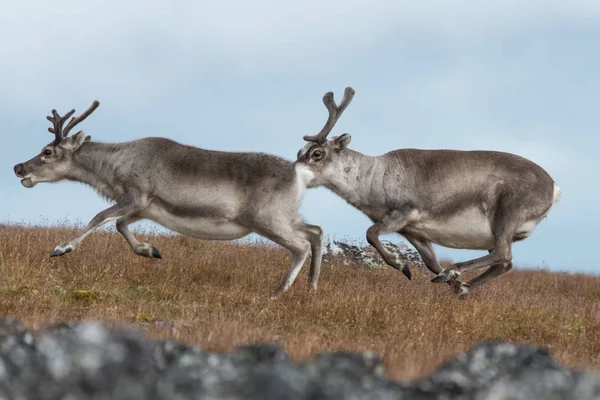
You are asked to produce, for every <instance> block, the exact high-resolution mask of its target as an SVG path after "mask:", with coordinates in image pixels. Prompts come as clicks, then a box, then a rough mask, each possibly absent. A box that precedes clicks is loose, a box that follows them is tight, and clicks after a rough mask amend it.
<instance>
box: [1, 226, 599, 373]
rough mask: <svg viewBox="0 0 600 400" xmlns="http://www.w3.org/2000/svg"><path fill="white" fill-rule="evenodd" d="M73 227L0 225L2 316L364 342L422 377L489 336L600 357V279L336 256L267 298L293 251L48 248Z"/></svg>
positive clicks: (216, 341)
mask: <svg viewBox="0 0 600 400" xmlns="http://www.w3.org/2000/svg"><path fill="white" fill-rule="evenodd" d="M72 233H73V230H69V229H44V228H24V227H7V226H4V227H0V268H1V271H0V313H1V314H5V315H6V314H8V315H11V316H15V317H18V318H19V319H21V320H22V321H23V322H24V323H25V324H26V325H27V326H28V327H30V328H38V327H40V326H42V325H45V324H48V323H53V322H58V321H65V320H81V319H101V320H103V321H107V322H109V323H113V324H121V323H124V322H125V323H134V324H136V325H139V326H142V327H145V328H147V329H148V330H149V333H150V334H151V335H152V336H153V337H171V338H175V339H178V340H181V341H184V342H187V343H193V344H197V345H199V346H201V347H202V348H205V349H208V350H216V351H222V350H229V349H231V348H232V347H235V346H237V345H241V344H246V343H256V342H264V341H270V342H276V343H280V344H281V345H283V346H284V347H285V348H286V349H287V350H288V351H289V352H290V353H291V354H292V356H293V357H294V358H296V359H297V360H301V359H304V358H306V357H309V356H312V355H314V354H315V353H318V352H322V351H331V350H340V349H343V350H366V349H369V350H374V351H376V352H377V353H379V354H380V355H381V356H383V357H384V359H385V362H386V365H387V366H388V370H389V372H390V375H391V376H392V377H393V378H396V379H408V378H414V377H419V376H423V375H425V374H427V373H429V372H431V371H432V370H433V369H434V368H436V367H437V366H438V365H439V364H440V363H442V362H443V361H445V360H447V359H448V358H450V357H452V356H453V355H454V354H455V353H456V352H458V351H464V350H467V349H469V348H471V347H472V346H473V345H475V344H476V343H478V342H480V341H483V340H494V339H499V340H505V341H510V342H516V343H535V344H540V345H544V346H547V347H548V348H549V349H550V351H551V352H552V354H553V355H554V356H555V357H556V358H557V359H559V360H560V361H561V362H563V363H566V364H568V365H570V366H574V367H585V368H593V369H598V368H600V318H599V317H600V314H599V311H600V306H599V304H600V303H599V300H600V278H596V277H590V276H586V275H569V274H558V273H549V272H545V271H518V270H517V271H513V272H511V273H510V274H508V275H505V276H503V277H502V278H499V279H498V280H497V281H492V282H490V283H489V284H487V285H486V286H484V287H482V288H481V289H478V290H476V291H474V292H473V293H472V295H471V298H469V299H467V300H464V301H461V300H458V299H456V298H455V295H454V294H453V293H452V292H451V290H450V288H449V287H447V286H446V285H435V284H432V283H430V282H429V280H430V279H431V275H429V274H427V273H425V272H423V271H415V270H413V276H414V277H413V280H412V281H410V282H409V281H407V280H406V279H405V278H404V276H403V275H402V274H400V273H399V272H398V271H395V270H393V269H391V268H387V269H382V270H377V271H367V270H359V269H354V268H348V267H343V266H340V265H332V264H324V265H323V272H322V275H321V281H320V287H319V290H318V292H317V293H316V294H314V293H311V292H310V291H309V290H308V288H307V286H308V285H307V283H306V280H307V269H308V268H307V265H306V266H305V268H304V269H303V272H302V273H301V275H300V277H299V278H298V280H297V281H296V283H295V285H294V286H293V287H292V289H291V291H290V292H289V293H288V294H286V295H284V296H283V297H282V298H281V299H279V300H275V301H271V300H269V294H270V293H271V291H272V290H274V289H275V288H276V287H277V285H278V284H279V283H280V281H281V279H283V276H284V274H285V272H286V270H287V267H288V262H289V261H288V260H289V259H288V254H287V252H286V251H285V250H283V249H281V248H278V247H275V246H259V245H255V246H250V245H240V244H234V243H231V242H206V241H201V240H195V239H190V238H185V237H181V236H160V237H150V238H144V239H145V240H147V241H149V242H151V243H153V244H155V245H156V246H157V247H158V248H159V250H160V251H161V253H162V255H163V259H162V260H149V259H145V258H142V257H138V256H135V255H134V254H133V253H132V252H131V250H130V249H129V247H128V245H127V244H126V242H125V240H124V239H123V238H122V237H120V236H119V235H117V234H116V233H97V234H94V235H91V236H90V237H89V238H88V239H86V241H85V242H84V243H83V245H82V247H81V248H80V249H79V250H77V251H76V252H74V253H72V254H68V255H65V256H63V257H57V258H50V257H48V255H49V253H50V252H51V251H52V249H53V248H54V246H55V245H57V244H59V243H61V242H63V241H64V240H65V239H66V238H68V237H69V236H70V235H71V234H72ZM157 321H164V322H157ZM170 324H173V325H172V326H171V325H170Z"/></svg>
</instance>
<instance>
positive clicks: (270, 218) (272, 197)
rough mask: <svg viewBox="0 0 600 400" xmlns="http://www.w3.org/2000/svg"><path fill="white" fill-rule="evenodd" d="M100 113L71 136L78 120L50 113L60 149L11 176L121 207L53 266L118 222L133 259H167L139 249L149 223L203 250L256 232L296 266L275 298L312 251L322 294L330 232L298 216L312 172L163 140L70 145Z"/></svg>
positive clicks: (271, 159)
mask: <svg viewBox="0 0 600 400" xmlns="http://www.w3.org/2000/svg"><path fill="white" fill-rule="evenodd" d="M99 104H100V103H99V102H98V101H94V103H93V104H92V106H91V107H90V108H88V110H87V111H85V112H84V113H83V114H81V115H80V116H79V117H77V118H75V117H73V118H72V119H71V121H69V123H68V124H67V125H66V126H64V124H65V122H66V121H67V120H68V119H69V117H71V116H72V115H73V114H74V112H75V110H71V111H69V112H68V113H67V114H66V115H64V116H60V115H59V114H58V113H57V112H56V110H52V116H48V117H47V118H48V120H49V121H50V122H51V123H52V125H53V126H52V127H51V128H48V130H49V131H50V132H51V133H53V134H54V141H53V142H51V143H49V144H48V145H46V146H45V147H44V148H43V149H42V151H41V153H40V154H38V155H37V156H35V157H33V158H32V159H31V160H29V161H27V162H24V163H21V164H17V165H15V166H14V172H15V174H16V175H17V177H19V178H21V184H22V185H23V186H24V187H26V188H32V187H34V186H35V185H36V184H37V183H40V182H57V181H62V180H69V181H77V182H82V183H85V184H87V185H89V186H91V187H92V188H94V189H95V190H96V191H97V192H98V193H99V194H100V195H101V196H103V197H105V198H107V199H108V200H110V201H113V202H115V204H114V205H113V206H112V207H109V208H107V209H106V210H104V211H102V212H100V213H98V214H97V215H96V216H95V217H94V218H93V219H92V220H91V221H90V223H89V224H88V225H87V226H86V227H85V228H84V229H83V230H82V231H81V232H79V233H78V234H77V235H76V236H74V237H72V238H71V239H69V240H68V241H66V242H64V243H62V244H60V245H59V246H57V247H56V248H55V249H54V251H53V252H52V254H51V256H52V257H55V256H62V255H64V254H67V253H69V252H72V251H74V250H75V249H76V248H77V247H78V246H79V245H80V243H81V242H82V241H83V239H84V238H85V237H86V236H88V235H89V234H90V233H91V232H92V231H94V230H95V229H96V228H98V227H100V226H101V225H103V224H105V223H107V222H109V221H116V228H117V231H118V232H119V233H120V234H121V235H123V237H124V238H125V240H127V242H128V243H129V245H130V246H131V249H132V250H133V252H134V253H135V254H137V255H139V256H143V257H149V258H161V255H160V253H159V252H158V250H157V249H156V247H155V246H153V245H152V244H149V243H140V242H139V241H138V240H137V239H136V238H135V237H134V236H133V235H132V233H131V232H130V231H129V229H128V225H129V224H131V223H133V222H136V221H138V220H141V219H149V220H151V221H154V222H156V223H158V224H160V225H162V226H164V227H166V228H168V229H171V230H173V231H175V232H178V233H180V234H182V235H186V236H192V237H196V238H200V239H206V240H233V239H238V238H242V237H244V236H246V235H248V234H250V233H251V232H255V233H257V234H259V235H261V236H263V237H265V238H268V239H270V240H272V241H273V242H275V243H277V244H279V245H281V246H283V247H284V248H286V249H288V250H289V251H290V253H291V255H292V266H291V268H290V269H289V271H288V273H287V276H286V277H285V279H284V280H283V282H282V283H281V285H280V286H279V288H278V289H277V290H276V291H275V292H274V293H273V297H276V296H277V295H279V294H281V293H282V292H284V291H286V290H288V289H289V288H290V286H291V285H292V284H293V283H294V280H295V279H296V277H297V276H298V273H299V272H300V269H301V268H302V265H303V264H304V261H305V260H306V258H307V256H308V253H309V250H310V251H311V252H312V259H311V265H310V274H309V281H310V286H311V288H312V289H313V290H316V289H317V283H318V280H319V274H320V268H321V255H322V242H323V231H322V229H321V228H320V227H319V226H316V225H310V224H308V223H306V222H304V221H303V220H302V219H301V218H300V217H299V215H298V208H299V206H300V203H301V201H302V197H303V195H304V193H305V190H306V185H307V183H308V182H309V181H310V179H311V177H312V172H311V171H310V169H309V168H307V167H305V166H303V165H300V164H297V165H296V164H294V163H293V162H291V161H288V160H285V159H282V158H279V157H276V156H274V155H269V154H265V153H234V152H223V151H211V150H204V149H201V148H197V147H191V146H185V145H183V144H179V143H177V142H174V141H172V140H169V139H165V138H160V137H149V138H143V139H139V140H134V141H131V142H127V143H98V142H92V141H91V137H90V136H87V135H86V134H85V133H84V132H83V131H79V132H77V133H76V134H74V135H72V136H68V135H69V132H70V131H71V130H72V129H73V128H74V127H75V126H76V125H78V124H79V123H81V122H82V121H83V120H85V119H86V118H87V117H88V116H89V115H90V114H91V113H92V112H93V111H94V110H95V109H96V108H97V107H98V106H99Z"/></svg>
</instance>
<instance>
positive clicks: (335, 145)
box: [330, 133, 352, 151]
mask: <svg viewBox="0 0 600 400" xmlns="http://www.w3.org/2000/svg"><path fill="white" fill-rule="evenodd" d="M350 139H352V137H351V136H350V135H349V134H347V133H344V134H343V135H340V136H334V137H332V138H331V139H330V146H331V148H332V149H333V150H335V151H341V150H344V149H345V148H346V147H348V145H349V144H350Z"/></svg>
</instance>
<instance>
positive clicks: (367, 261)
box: [323, 240, 423, 268]
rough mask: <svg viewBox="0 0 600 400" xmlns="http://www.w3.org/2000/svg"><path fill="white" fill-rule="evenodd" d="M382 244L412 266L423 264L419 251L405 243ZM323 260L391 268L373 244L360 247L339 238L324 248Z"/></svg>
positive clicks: (367, 266)
mask: <svg viewBox="0 0 600 400" xmlns="http://www.w3.org/2000/svg"><path fill="white" fill-rule="evenodd" d="M381 244H383V246H384V247H385V248H386V249H388V250H389V251H390V252H391V253H392V254H396V255H398V257H399V258H400V260H403V261H405V262H407V263H408V264H409V265H411V266H415V265H419V266H422V265H423V261H422V260H421V256H420V255H419V253H418V252H417V251H416V250H414V249H412V248H410V247H408V246H407V245H406V244H404V243H400V244H399V245H395V244H394V243H392V242H389V241H386V240H382V241H381ZM323 261H325V262H338V263H341V264H342V265H349V266H355V267H366V268H382V267H385V268H389V266H388V265H387V264H386V263H385V261H383V258H382V257H381V255H380V254H379V253H378V252H377V250H375V248H374V247H373V246H364V247H358V246H353V245H350V244H347V243H344V242H340V241H337V240H334V241H332V242H331V243H329V244H328V245H327V246H325V249H324V250H323Z"/></svg>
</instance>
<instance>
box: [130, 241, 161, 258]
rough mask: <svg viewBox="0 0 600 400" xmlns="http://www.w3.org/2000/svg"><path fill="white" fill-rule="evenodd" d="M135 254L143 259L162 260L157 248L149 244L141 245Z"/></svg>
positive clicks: (135, 249)
mask: <svg viewBox="0 0 600 400" xmlns="http://www.w3.org/2000/svg"><path fill="white" fill-rule="evenodd" d="M133 252H134V253H135V254H137V255H138V256H142V257H148V258H162V257H161V255H160V253H159V252H158V250H157V249H156V247H154V246H152V245H151V244H149V243H140V244H139V245H137V246H136V247H135V248H134V249H133Z"/></svg>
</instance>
